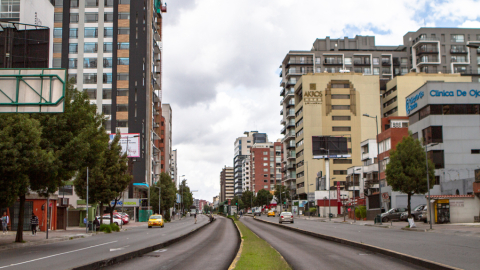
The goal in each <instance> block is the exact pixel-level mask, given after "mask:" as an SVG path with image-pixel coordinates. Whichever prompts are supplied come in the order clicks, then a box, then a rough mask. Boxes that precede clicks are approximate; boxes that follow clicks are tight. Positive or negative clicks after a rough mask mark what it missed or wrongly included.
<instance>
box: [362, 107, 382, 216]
mask: <svg viewBox="0 0 480 270" xmlns="http://www.w3.org/2000/svg"><path fill="white" fill-rule="evenodd" d="M363 116H365V117H369V118H375V127H376V128H377V137H376V138H375V141H376V142H377V174H378V176H377V178H378V200H379V201H378V204H379V206H380V214H382V185H380V159H379V158H378V156H379V155H380V145H379V143H378V118H377V116H376V115H375V117H373V116H370V115H368V114H366V113H365V114H363ZM379 223H380V225H381V224H382V219H381V218H380V220H379Z"/></svg>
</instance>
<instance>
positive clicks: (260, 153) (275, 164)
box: [250, 141, 283, 193]
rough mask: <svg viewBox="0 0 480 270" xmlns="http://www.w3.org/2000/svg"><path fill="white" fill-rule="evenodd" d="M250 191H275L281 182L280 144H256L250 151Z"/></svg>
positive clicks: (281, 153)
mask: <svg viewBox="0 0 480 270" xmlns="http://www.w3.org/2000/svg"><path fill="white" fill-rule="evenodd" d="M250 153H251V154H250V163H251V164H252V166H251V175H252V181H251V190H252V191H253V192H255V193H257V192H258V191H259V190H261V189H265V190H268V191H272V190H275V187H276V186H277V185H280V183H281V181H282V155H283V151H282V143H281V142H280V141H277V142H275V143H273V142H267V143H256V144H254V145H253V146H252V148H251V149H250Z"/></svg>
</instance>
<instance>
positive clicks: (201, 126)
mask: <svg viewBox="0 0 480 270" xmlns="http://www.w3.org/2000/svg"><path fill="white" fill-rule="evenodd" d="M479 10H480V2H479V1H473V0H455V1H452V0H442V1H426V0H403V1H350V0H348V1H329V2H327V1H291V0H289V1H286V0H277V1H252V0H245V1H218V0H217V1H215V0H201V1H200V0H198V1H195V0H182V1H173V2H168V13H166V14H165V15H164V16H163V23H164V32H163V57H164V62H163V71H164V73H163V82H164V83H163V98H162V102H164V103H170V104H171V106H172V113H173V147H172V149H177V150H178V159H177V164H178V176H179V180H180V181H181V179H183V178H181V176H182V175H185V178H186V179H187V183H188V185H189V186H190V187H191V190H198V192H196V193H194V197H195V198H197V199H204V200H207V201H212V199H213V197H214V196H216V195H218V193H219V191H220V171H221V169H222V168H223V167H224V166H225V165H226V166H233V155H234V142H235V139H236V138H237V137H240V136H243V133H244V132H245V131H252V130H257V131H259V132H264V133H267V134H268V138H269V140H270V141H272V142H273V141H276V140H277V139H278V138H281V137H282V136H281V134H280V129H281V126H280V119H281V118H280V109H281V108H280V104H279V102H280V96H279V93H280V87H279V83H280V78H279V76H278V75H279V72H280V69H279V66H280V64H281V61H282V60H283V58H284V57H285V55H286V54H287V52H288V51H289V50H310V49H311V47H312V44H313V42H314V41H315V39H316V38H325V37H326V36H330V37H331V38H342V37H344V36H348V37H350V38H352V37H354V36H355V35H374V36H375V42H376V44H377V45H401V44H403V41H402V40H403V35H405V34H406V33H407V32H409V31H416V30H418V28H420V27H425V26H426V27H466V28H480V21H479V16H478V15H479V13H478V11H479Z"/></svg>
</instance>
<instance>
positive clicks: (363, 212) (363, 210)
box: [358, 205, 367, 218]
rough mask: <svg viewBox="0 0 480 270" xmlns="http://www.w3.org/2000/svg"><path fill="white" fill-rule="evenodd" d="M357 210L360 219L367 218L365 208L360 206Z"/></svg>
mask: <svg viewBox="0 0 480 270" xmlns="http://www.w3.org/2000/svg"><path fill="white" fill-rule="evenodd" d="M358 209H360V216H361V217H362V218H366V217H367V207H366V206H364V205H362V206H359V207H358Z"/></svg>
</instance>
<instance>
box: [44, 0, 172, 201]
mask: <svg viewBox="0 0 480 270" xmlns="http://www.w3.org/2000/svg"><path fill="white" fill-rule="evenodd" d="M54 5H55V14H54V24H55V25H54V26H55V27H54V30H53V35H54V44H53V50H54V52H53V67H62V68H67V69H68V74H69V79H70V80H71V81H72V82H73V83H74V86H75V87H76V88H77V89H79V90H83V91H85V92H87V93H88V95H89V96H90V98H91V103H92V104H96V105H97V110H98V112H101V113H103V114H104V115H105V116H106V118H107V121H106V122H105V128H106V129H107V131H108V132H111V133H116V132H117V129H118V130H119V131H120V132H121V133H136V134H139V139H140V154H139V157H136V158H132V162H133V171H132V174H133V185H132V186H130V188H129V192H128V193H129V194H128V197H129V198H140V197H145V195H146V192H147V187H148V186H149V185H151V184H152V183H154V182H156V181H158V175H159V172H160V171H159V170H158V164H159V161H160V156H161V153H160V149H159V148H158V143H155V142H156V141H158V140H160V136H159V134H158V132H159V131H160V129H159V128H160V120H159V118H158V117H157V116H161V97H162V94H161V85H162V84H161V66H162V53H161V51H162V13H163V12H166V6H163V4H162V1H160V0H145V1H136V0H84V1H82V0H55V1H54ZM160 119H161V118H160ZM141 193H143V196H142V194H141Z"/></svg>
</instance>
